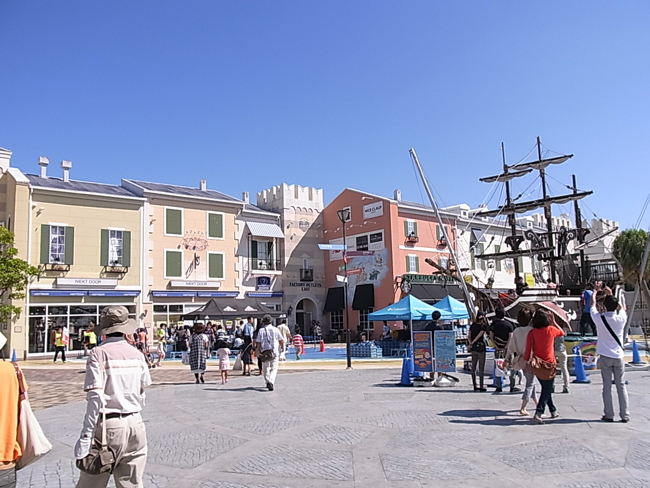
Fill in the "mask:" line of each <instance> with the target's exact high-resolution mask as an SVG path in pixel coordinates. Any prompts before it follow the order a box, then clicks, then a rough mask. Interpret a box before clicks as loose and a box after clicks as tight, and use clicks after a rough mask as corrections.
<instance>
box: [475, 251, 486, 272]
mask: <svg viewBox="0 0 650 488" xmlns="http://www.w3.org/2000/svg"><path fill="white" fill-rule="evenodd" d="M484 251H485V247H484V246H483V244H478V245H477V246H476V252H477V253H478V255H479V257H480V256H481V255H483V252H484ZM480 261H481V269H482V270H483V271H485V259H481V260H480Z"/></svg>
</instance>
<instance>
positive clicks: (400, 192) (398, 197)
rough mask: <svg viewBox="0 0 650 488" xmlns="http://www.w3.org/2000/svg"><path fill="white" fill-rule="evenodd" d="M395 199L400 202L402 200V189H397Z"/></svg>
mask: <svg viewBox="0 0 650 488" xmlns="http://www.w3.org/2000/svg"><path fill="white" fill-rule="evenodd" d="M395 200H397V201H398V202H401V201H402V190H395Z"/></svg>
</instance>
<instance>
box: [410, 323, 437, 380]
mask: <svg viewBox="0 0 650 488" xmlns="http://www.w3.org/2000/svg"><path fill="white" fill-rule="evenodd" d="M432 352H433V345H432V344H431V332H429V331H428V330H423V331H418V332H413V371H415V372H418V373H433V354H432Z"/></svg>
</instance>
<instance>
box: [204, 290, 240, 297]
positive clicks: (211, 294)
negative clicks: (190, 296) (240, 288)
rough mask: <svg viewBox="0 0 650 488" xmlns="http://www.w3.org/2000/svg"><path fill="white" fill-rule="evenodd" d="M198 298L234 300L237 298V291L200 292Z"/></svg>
mask: <svg viewBox="0 0 650 488" xmlns="http://www.w3.org/2000/svg"><path fill="white" fill-rule="evenodd" d="M198 296H200V297H206V298H236V297H237V296H239V292H237V291H200V292H198Z"/></svg>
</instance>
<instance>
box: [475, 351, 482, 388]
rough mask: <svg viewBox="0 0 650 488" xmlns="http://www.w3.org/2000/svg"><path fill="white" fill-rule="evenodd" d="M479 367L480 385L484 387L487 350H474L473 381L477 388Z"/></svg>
mask: <svg viewBox="0 0 650 488" xmlns="http://www.w3.org/2000/svg"><path fill="white" fill-rule="evenodd" d="M477 369H478V377H479V384H480V387H481V388H483V373H484V372H485V351H483V352H476V351H472V383H473V384H474V388H476V370H477Z"/></svg>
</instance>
